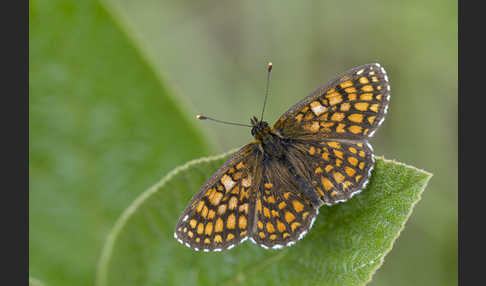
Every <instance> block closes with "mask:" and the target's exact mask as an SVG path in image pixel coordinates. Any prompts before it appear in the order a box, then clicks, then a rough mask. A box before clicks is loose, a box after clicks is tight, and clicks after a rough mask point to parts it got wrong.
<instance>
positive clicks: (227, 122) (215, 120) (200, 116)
mask: <svg viewBox="0 0 486 286" xmlns="http://www.w3.org/2000/svg"><path fill="white" fill-rule="evenodd" d="M196 118H197V119H199V120H210V121H214V122H218V123H223V124H228V125H238V126H245V127H253V126H251V125H248V124H244V123H237V122H229V121H223V120H217V119H214V118H211V117H207V116H204V115H200V114H198V115H196Z"/></svg>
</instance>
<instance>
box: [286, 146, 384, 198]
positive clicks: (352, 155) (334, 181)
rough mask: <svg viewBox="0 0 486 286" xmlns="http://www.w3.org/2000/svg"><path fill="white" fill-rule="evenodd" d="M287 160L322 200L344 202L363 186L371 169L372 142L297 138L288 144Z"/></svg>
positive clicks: (372, 161) (372, 162)
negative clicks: (297, 139) (298, 139)
mask: <svg viewBox="0 0 486 286" xmlns="http://www.w3.org/2000/svg"><path fill="white" fill-rule="evenodd" d="M287 154H288V159H289V161H290V162H291V164H292V165H293V166H295V169H296V172H297V173H299V174H300V175H301V176H302V177H304V178H305V179H306V181H307V182H310V184H311V185H312V188H313V189H314V190H315V191H316V192H317V193H318V195H319V197H320V198H321V200H322V201H324V203H326V204H327V205H333V204H335V203H337V202H343V201H346V200H348V199H349V198H351V197H352V196H353V195H355V194H357V193H359V192H360V191H361V190H362V189H364V188H365V187H366V184H367V183H368V180H369V177H370V175H371V171H372V169H373V164H374V157H373V150H372V148H371V145H370V144H368V143H362V142H359V141H358V142H352V141H337V140H321V141H318V140H315V141H312V140H300V141H295V142H294V143H293V144H291V145H289V146H288V153H287Z"/></svg>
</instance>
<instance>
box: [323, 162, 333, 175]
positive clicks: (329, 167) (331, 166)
mask: <svg viewBox="0 0 486 286" xmlns="http://www.w3.org/2000/svg"><path fill="white" fill-rule="evenodd" d="M332 169H334V166H333V165H331V164H329V165H327V166H326V168H324V170H326V173H329V171H331V170H332Z"/></svg>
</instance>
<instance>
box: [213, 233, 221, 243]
mask: <svg viewBox="0 0 486 286" xmlns="http://www.w3.org/2000/svg"><path fill="white" fill-rule="evenodd" d="M214 242H215V243H221V242H223V238H222V237H221V235H219V234H216V235H215V236H214Z"/></svg>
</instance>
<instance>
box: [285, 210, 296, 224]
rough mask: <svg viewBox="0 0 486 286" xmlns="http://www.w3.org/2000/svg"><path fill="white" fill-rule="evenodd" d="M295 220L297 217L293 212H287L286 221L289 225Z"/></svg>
mask: <svg viewBox="0 0 486 286" xmlns="http://www.w3.org/2000/svg"><path fill="white" fill-rule="evenodd" d="M294 219H295V216H294V215H293V214H292V213H291V212H289V211H286V212H285V220H286V221H287V223H291V222H292V221H293V220H294Z"/></svg>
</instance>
